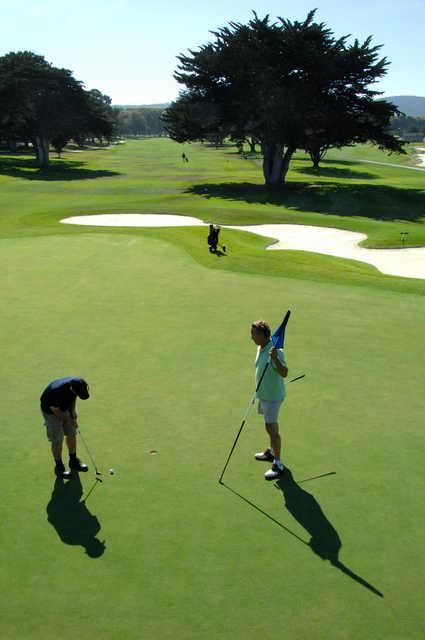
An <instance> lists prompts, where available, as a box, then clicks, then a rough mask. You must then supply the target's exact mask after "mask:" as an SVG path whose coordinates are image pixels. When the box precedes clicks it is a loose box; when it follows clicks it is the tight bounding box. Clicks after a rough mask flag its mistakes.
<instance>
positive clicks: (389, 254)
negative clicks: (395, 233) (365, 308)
mask: <svg viewBox="0 0 425 640" xmlns="http://www.w3.org/2000/svg"><path fill="white" fill-rule="evenodd" d="M229 228H231V229H238V230H240V231H251V232H252V233H255V234H257V235H259V236H267V237H269V238H276V240H278V242H276V243H275V244H272V245H270V246H269V247H267V248H268V249H296V250H298V251H312V252H314V253H324V254H326V255H328V256H336V257H338V258H349V259H351V260H359V261H360V262H367V263H369V264H372V265H373V266H375V267H376V268H377V269H378V270H379V271H381V272H382V273H387V274H389V275H392V276H403V277H406V278H425V248H422V247H421V248H417V249H365V248H363V247H359V246H358V244H359V242H361V241H362V240H365V239H366V238H367V236H366V235H365V234H364V233H355V232H353V231H344V230H342V229H331V228H329V227H309V226H304V225H297V224H262V225H258V226H257V225H253V226H251V227H245V226H240V227H239V226H238V227H235V226H232V227H229Z"/></svg>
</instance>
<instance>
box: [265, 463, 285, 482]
mask: <svg viewBox="0 0 425 640" xmlns="http://www.w3.org/2000/svg"><path fill="white" fill-rule="evenodd" d="M284 471H285V467H284V466H283V464H282V463H281V462H274V463H273V464H272V468H271V469H269V470H268V471H266V473H265V474H264V478H265V479H266V480H276V478H278V477H279V476H281V475H282V473H283V472H284Z"/></svg>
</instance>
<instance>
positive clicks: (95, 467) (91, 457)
mask: <svg viewBox="0 0 425 640" xmlns="http://www.w3.org/2000/svg"><path fill="white" fill-rule="evenodd" d="M77 431H78V433H79V434H80V436H81V440H82V441H83V444H84V446H85V448H86V451H87V453H88V456H89V458H90V460H91V462H92V465H93V466H94V470H95V472H96V480H98V481H99V482H103V481H102V480H101V479H100V478H99V476H101V475H103V474H102V473H101V472H100V471H99V469H98V468H97V466H96V463H95V461H94V458H93V456H92V454H91V451H90V449H89V448H88V446H87V442H86V441H85V439H84V436H83V434H82V432H81V428H80V427H78V429H77Z"/></svg>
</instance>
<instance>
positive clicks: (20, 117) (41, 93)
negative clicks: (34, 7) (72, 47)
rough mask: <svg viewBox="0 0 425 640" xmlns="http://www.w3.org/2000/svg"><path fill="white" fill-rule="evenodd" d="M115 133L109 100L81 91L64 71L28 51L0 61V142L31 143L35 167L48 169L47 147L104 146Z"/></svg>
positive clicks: (14, 53)
mask: <svg viewBox="0 0 425 640" xmlns="http://www.w3.org/2000/svg"><path fill="white" fill-rule="evenodd" d="M115 131H116V122H115V118H114V113H113V109H112V106H111V99H110V98H109V97H108V96H106V95H104V94H102V93H101V92H100V91H98V90H97V89H92V90H90V91H88V90H86V89H85V88H84V86H83V83H82V82H80V81H79V80H76V79H75V78H74V77H73V75H72V73H71V71H69V70H68V69H61V68H58V67H54V66H53V65H52V64H50V63H49V62H47V60H45V58H44V57H43V56H40V55H37V54H35V53H32V52H30V51H18V52H11V53H8V54H6V55H4V56H1V57H0V139H1V140H3V141H6V142H7V143H8V144H9V146H11V147H13V145H14V144H16V142H24V143H26V144H29V143H30V144H31V145H32V148H33V150H34V152H35V156H36V159H37V164H38V165H39V166H40V167H46V166H48V164H49V152H50V146H52V147H54V148H55V149H56V150H57V151H60V150H61V149H63V147H64V146H65V145H66V144H67V143H68V142H69V141H70V140H74V141H76V142H77V143H78V144H83V143H84V141H85V140H87V139H96V140H100V141H102V140H108V141H109V140H111V139H112V137H113V135H114V133H115Z"/></svg>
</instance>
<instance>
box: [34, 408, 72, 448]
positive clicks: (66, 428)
mask: <svg viewBox="0 0 425 640" xmlns="http://www.w3.org/2000/svg"><path fill="white" fill-rule="evenodd" d="M41 413H42V414H43V418H44V424H45V425H46V433H47V439H48V440H49V442H51V443H52V444H61V442H63V439H64V436H73V435H75V434H76V433H77V429H76V428H75V427H71V426H70V425H69V424H67V423H66V422H65V420H61V418H58V417H57V416H55V415H54V414H53V413H45V412H44V411H42V412H41ZM65 413H66V414H67V415H69V412H68V411H65Z"/></svg>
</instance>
